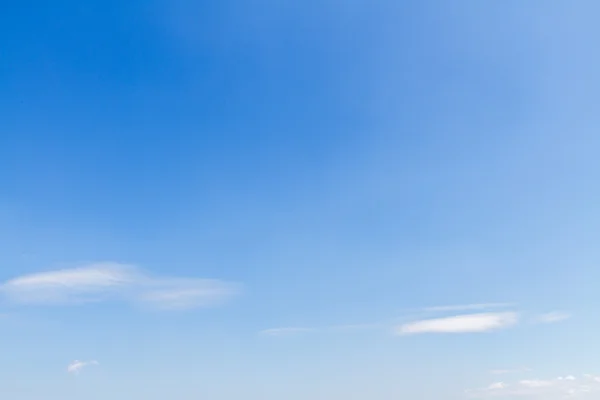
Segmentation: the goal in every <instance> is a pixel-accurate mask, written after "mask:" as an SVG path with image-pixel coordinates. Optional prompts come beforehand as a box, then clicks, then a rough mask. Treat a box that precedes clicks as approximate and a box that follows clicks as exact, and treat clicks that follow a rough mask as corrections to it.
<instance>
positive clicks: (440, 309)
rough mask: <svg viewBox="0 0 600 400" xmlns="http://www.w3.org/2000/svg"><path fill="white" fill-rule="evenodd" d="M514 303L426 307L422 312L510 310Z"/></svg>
mask: <svg viewBox="0 0 600 400" xmlns="http://www.w3.org/2000/svg"><path fill="white" fill-rule="evenodd" d="M514 306H515V304H514V303H476V304H462V305H449V306H435V307H426V308H424V309H423V310H424V311H427V312H445V311H469V310H489V309H491V308H510V307H514Z"/></svg>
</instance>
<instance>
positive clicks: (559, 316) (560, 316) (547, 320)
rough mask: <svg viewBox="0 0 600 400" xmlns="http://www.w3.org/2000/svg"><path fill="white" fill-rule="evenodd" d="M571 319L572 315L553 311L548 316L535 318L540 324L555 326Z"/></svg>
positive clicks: (541, 315) (543, 315) (542, 315)
mask: <svg viewBox="0 0 600 400" xmlns="http://www.w3.org/2000/svg"><path fill="white" fill-rule="evenodd" d="M569 318H571V315H570V314H568V313H565V312H562V311H553V312H549V313H546V314H540V315H538V316H537V317H535V318H534V322H536V323H538V324H553V323H556V322H561V321H564V320H567V319H569Z"/></svg>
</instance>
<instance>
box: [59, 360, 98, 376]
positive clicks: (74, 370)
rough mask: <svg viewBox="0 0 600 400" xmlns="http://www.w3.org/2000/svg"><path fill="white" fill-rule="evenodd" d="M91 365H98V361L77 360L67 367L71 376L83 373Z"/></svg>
mask: <svg viewBox="0 0 600 400" xmlns="http://www.w3.org/2000/svg"><path fill="white" fill-rule="evenodd" d="M90 365H98V361H96V360H90V361H79V360H75V361H73V362H71V363H70V364H69V365H68V366H67V372H68V373H70V374H78V373H79V372H81V370H82V369H83V368H85V367H88V366H90Z"/></svg>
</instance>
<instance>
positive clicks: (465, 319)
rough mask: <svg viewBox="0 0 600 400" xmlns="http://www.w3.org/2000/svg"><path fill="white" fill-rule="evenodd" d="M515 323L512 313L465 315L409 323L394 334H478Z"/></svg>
mask: <svg viewBox="0 0 600 400" xmlns="http://www.w3.org/2000/svg"><path fill="white" fill-rule="evenodd" d="M517 322H518V315H517V313H514V312H504V313H481V314H465V315H457V316H453V317H446V318H435V319H425V320H419V321H414V322H409V323H406V324H403V325H400V326H399V327H397V328H396V334H398V335H415V334H423V333H480V332H489V331H495V330H498V329H503V328H507V327H510V326H512V325H515V324H516V323H517Z"/></svg>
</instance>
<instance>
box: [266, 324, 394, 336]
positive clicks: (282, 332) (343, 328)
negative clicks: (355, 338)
mask: <svg viewBox="0 0 600 400" xmlns="http://www.w3.org/2000/svg"><path fill="white" fill-rule="evenodd" d="M384 326H385V325H383V324H346V325H331V326H326V327H321V328H314V327H313V328H308V327H284V328H271V329H265V330H263V331H260V332H259V333H260V334H261V335H265V336H291V335H297V334H301V333H317V332H318V333H327V332H331V333H341V332H345V333H349V332H358V331H366V330H372V329H380V328H382V327H384Z"/></svg>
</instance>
